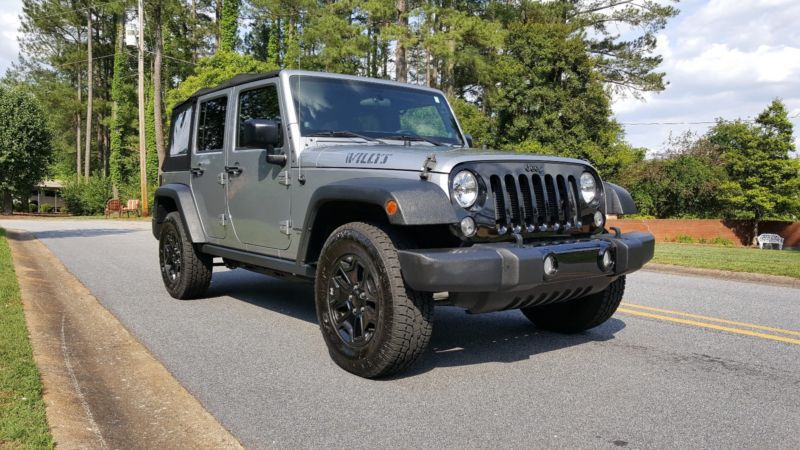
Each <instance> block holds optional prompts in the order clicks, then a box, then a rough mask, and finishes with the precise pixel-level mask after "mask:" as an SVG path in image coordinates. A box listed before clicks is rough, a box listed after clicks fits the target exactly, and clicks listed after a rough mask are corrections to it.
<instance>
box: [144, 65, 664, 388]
mask: <svg viewBox="0 0 800 450" xmlns="http://www.w3.org/2000/svg"><path fill="white" fill-rule="evenodd" d="M471 147H472V139H471V137H470V136H469V135H467V134H464V133H463V132H462V130H461V128H460V126H459V123H458V121H457V120H456V117H455V115H454V114H453V110H452V109H451V108H450V106H449V104H448V103H447V99H446V98H445V96H444V95H443V94H442V93H441V92H440V91H438V90H435V89H429V88H425V87H420V86H413V85H407V84H401V83H396V82H391V81H385V80H375V79H369V78H363V77H354V76H344V75H334V74H325V73H315V72H305V71H295V70H281V71H277V72H272V73H263V74H246V75H239V76H236V77H234V78H232V79H231V80H229V81H227V82H225V83H222V84H221V85H219V86H216V87H214V88H210V89H203V90H200V91H198V92H197V93H195V94H194V95H192V96H191V97H190V98H189V99H187V100H186V101H185V102H183V103H182V104H180V105H178V106H177V107H176V108H175V109H174V110H173V112H172V120H171V125H170V140H169V149H168V152H167V155H166V157H165V159H164V162H163V165H162V167H161V170H162V174H161V176H160V187H159V188H158V190H157V191H156V193H155V202H154V215H153V234H154V235H155V237H156V238H157V239H158V242H159V244H158V246H159V247H158V249H159V262H160V266H161V275H162V277H163V280H164V285H165V286H166V289H167V291H168V292H169V293H170V295H172V296H173V297H175V298H178V299H189V298H195V297H200V296H203V295H204V293H205V292H206V290H207V288H208V287H209V284H210V282H211V275H212V270H213V267H214V266H215V265H223V264H224V265H225V266H227V267H229V268H244V269H248V270H252V271H256V272H260V273H263V274H267V275H271V276H279V277H290V278H294V279H305V280H309V281H312V282H313V283H314V295H315V304H316V313H317V319H318V320H319V326H320V329H321V331H322V335H323V337H324V340H325V343H326V344H327V346H328V350H329V352H330V355H331V357H332V359H333V360H334V361H335V362H336V364H338V365H339V366H341V367H342V368H344V369H345V370H347V371H350V372H352V373H354V374H357V375H360V376H362V377H370V378H372V377H380V376H385V375H388V374H391V373H395V372H398V371H400V370H403V369H405V368H407V367H409V366H410V365H411V364H412V363H413V362H414V360H415V359H417V357H418V356H419V355H420V354H421V353H422V352H423V351H424V349H425V347H426V345H427V344H428V341H429V339H430V336H431V326H432V319H433V307H434V306H438V305H451V306H457V307H461V308H464V309H466V310H467V311H469V312H471V313H486V312H492V311H501V310H509V309H519V310H521V311H522V314H524V315H525V317H527V318H528V319H530V320H531V321H532V322H533V323H534V324H535V325H536V326H537V327H539V328H542V329H546V330H553V331H557V332H566V333H574V332H580V331H583V330H586V329H589V328H592V327H596V326H598V325H600V324H602V323H603V322H605V321H606V320H608V319H609V318H610V317H611V315H612V314H614V312H615V311H616V309H617V306H618V305H619V303H620V300H621V299H622V294H623V291H624V289H625V275H626V274H628V273H630V272H633V271H635V270H637V269H639V268H641V267H642V266H643V265H644V264H645V263H646V262H647V261H649V260H650V259H651V258H652V256H653V249H654V239H653V236H652V235H651V234H649V233H624V234H623V233H620V231H619V230H618V229H615V228H613V227H612V231H613V232H609V231H607V229H606V228H607V227H606V223H605V222H606V217H607V215H608V214H616V215H620V214H629V213H634V212H635V211H636V209H635V206H634V203H633V201H632V199H631V196H630V195H629V194H628V192H627V191H626V190H624V189H623V188H621V187H619V186H616V185H614V184H611V183H606V182H601V180H600V177H599V176H598V173H597V171H596V170H595V169H594V168H593V167H592V166H591V165H590V164H588V163H587V162H585V161H580V160H576V159H568V158H556V157H549V156H537V155H532V154H520V153H513V152H510V153H503V152H494V151H486V150H477V149H472V148H471ZM215 260H216V261H217V262H216V263H215Z"/></svg>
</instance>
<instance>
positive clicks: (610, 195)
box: [603, 181, 639, 215]
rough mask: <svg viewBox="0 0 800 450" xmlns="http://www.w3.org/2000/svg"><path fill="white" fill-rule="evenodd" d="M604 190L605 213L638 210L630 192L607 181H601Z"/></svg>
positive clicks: (620, 213) (624, 212) (628, 212)
mask: <svg viewBox="0 0 800 450" xmlns="http://www.w3.org/2000/svg"><path fill="white" fill-rule="evenodd" d="M603 185H604V187H605V191H606V214H617V215H624V214H636V213H637V212H639V210H638V208H636V203H634V202H633V197H631V194H630V192H628V191H626V190H625V188H623V187H621V186H617V185H616V184H614V183H609V182H607V181H604V182H603Z"/></svg>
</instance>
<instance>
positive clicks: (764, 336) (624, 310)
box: [617, 307, 800, 345]
mask: <svg viewBox="0 0 800 450" xmlns="http://www.w3.org/2000/svg"><path fill="white" fill-rule="evenodd" d="M617 311H619V312H621V313H625V314H631V315H634V316H641V317H647V318H649V319H657V320H666V321H668V322H675V323H681V324H684V325H692V326H695V327H701V328H710V329H712V330H719V331H727V332H728V333H735V334H742V335H745V336H753V337H757V338H762V339H769V340H773V341H779V342H785V343H787V344H795V345H800V339H792V338H788V337H784V336H776V335H774V334H766V333H759V332H757V331H750V330H743V329H741V328H733V327H725V326H722V325H715V324H713V323H705V322H698V321H696V320H688V319H679V318H677V317H669V316H662V315H659V314H651V313H648V312H644V311H636V310H633V309H628V308H624V307H621V308H619V309H617Z"/></svg>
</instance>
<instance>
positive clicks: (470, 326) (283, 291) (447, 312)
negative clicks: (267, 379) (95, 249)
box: [208, 269, 625, 378]
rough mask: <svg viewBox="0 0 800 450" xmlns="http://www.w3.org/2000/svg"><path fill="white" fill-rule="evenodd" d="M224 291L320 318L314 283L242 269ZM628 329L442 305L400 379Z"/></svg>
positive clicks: (220, 283) (218, 290) (223, 277)
mask: <svg viewBox="0 0 800 450" xmlns="http://www.w3.org/2000/svg"><path fill="white" fill-rule="evenodd" d="M222 295H228V296H231V297H233V298H235V299H238V300H242V301H245V302H247V303H250V304H252V305H255V306H259V307H261V308H265V309H268V310H270V311H274V312H277V313H280V314H284V315H287V316H290V317H294V318H295V319H299V320H304V321H306V322H309V323H313V324H316V323H317V317H316V312H315V309H314V290H313V285H312V284H311V283H302V282H291V281H286V280H280V279H276V278H271V277H266V276H263V275H259V274H255V273H251V272H248V271H245V270H241V269H240V270H232V271H227V272H217V273H214V278H213V281H212V284H211V288H210V289H209V292H208V296H209V297H216V296H222ZM623 328H625V322H623V321H622V320H619V319H616V318H612V319H611V320H609V321H608V322H606V323H604V324H603V325H601V326H599V327H597V328H593V329H591V330H589V331H586V332H583V333H579V334H573V335H564V334H557V333H550V332H547V331H542V330H538V329H536V328H535V327H534V326H533V324H531V323H530V321H528V319H526V318H525V316H523V315H522V313H520V312H519V311H516V310H514V311H502V312H496V313H489V314H475V315H472V314H467V313H465V312H464V310H462V309H460V308H456V307H449V306H441V307H437V308H436V309H435V312H434V323H433V336H432V337H431V343H430V345H429V347H428V351H427V352H425V354H424V355H423V356H422V357H421V358H420V360H419V361H418V362H417V364H415V365H414V366H413V367H412V368H411V370H410V371H408V372H405V373H402V374H399V375H398V376H397V377H395V378H405V377H408V376H414V375H418V374H421V373H425V372H428V371H430V370H433V369H436V368H437V367H455V366H468V365H473V364H483V363H490V362H502V363H511V362H515V361H521V360H526V359H530V358H531V357H534V356H536V355H538V354H542V353H547V352H551V351H555V350H561V349H564V348H568V347H572V346H576V345H581V344H585V343H588V342H602V341H608V340H611V339H614V335H615V334H616V333H617V332H619V331H620V330H622V329H623Z"/></svg>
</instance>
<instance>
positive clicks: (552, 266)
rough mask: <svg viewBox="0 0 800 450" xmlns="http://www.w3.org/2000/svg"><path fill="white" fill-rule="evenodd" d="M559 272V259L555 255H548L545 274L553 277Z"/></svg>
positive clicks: (545, 260) (545, 262) (545, 261)
mask: <svg viewBox="0 0 800 450" xmlns="http://www.w3.org/2000/svg"><path fill="white" fill-rule="evenodd" d="M556 272H558V261H556V257H555V256H553V255H547V257H546V258H545V259H544V274H545V276H547V277H552V276H553V275H555V274H556Z"/></svg>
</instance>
